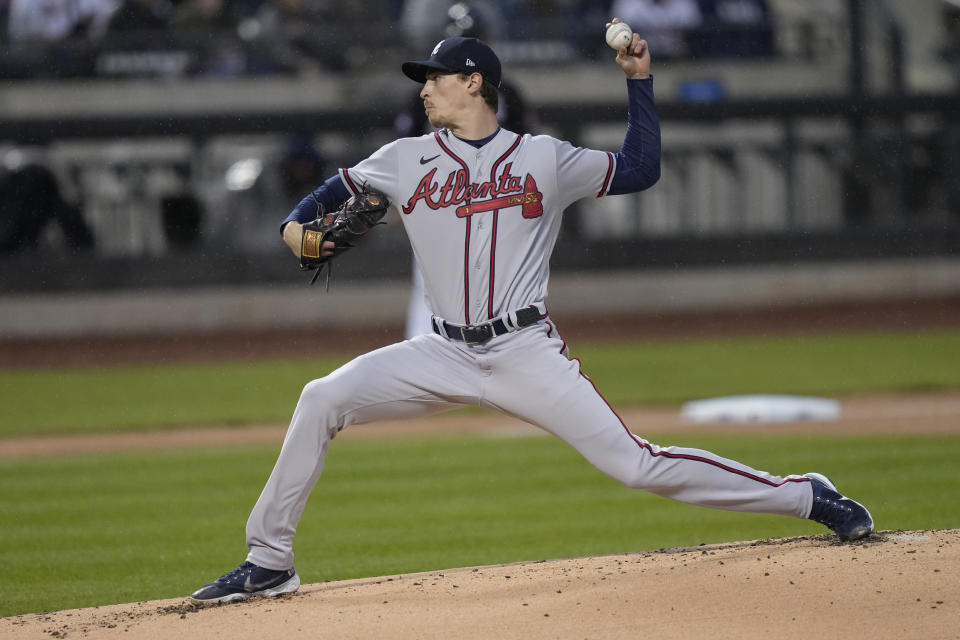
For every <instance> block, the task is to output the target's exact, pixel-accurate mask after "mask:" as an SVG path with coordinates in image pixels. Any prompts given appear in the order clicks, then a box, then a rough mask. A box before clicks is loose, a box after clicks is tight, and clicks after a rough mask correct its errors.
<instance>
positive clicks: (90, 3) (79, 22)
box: [7, 0, 120, 42]
mask: <svg viewBox="0 0 960 640" xmlns="http://www.w3.org/2000/svg"><path fill="white" fill-rule="evenodd" d="M119 1H120V0H9V15H8V16H7V33H8V35H9V37H10V41H11V42H56V41H59V40H64V39H66V38H71V37H83V38H89V39H94V40H95V39H97V38H99V37H100V36H102V35H103V34H104V32H105V30H106V27H107V22H108V21H109V19H110V16H111V15H112V14H113V13H114V11H115V10H116V9H117V6H118V4H119Z"/></svg>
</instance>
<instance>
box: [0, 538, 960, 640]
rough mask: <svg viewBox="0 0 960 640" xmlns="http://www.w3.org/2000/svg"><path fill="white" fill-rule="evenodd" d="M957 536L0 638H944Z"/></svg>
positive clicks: (39, 628) (96, 620)
mask: <svg viewBox="0 0 960 640" xmlns="http://www.w3.org/2000/svg"><path fill="white" fill-rule="evenodd" d="M958 573H960V530H956V529H954V530H948V531H909V532H903V531H899V532H889V531H888V532H882V533H878V534H876V535H874V536H872V537H871V538H869V539H868V540H866V541H863V542H859V543H854V544H842V543H839V542H837V540H836V538H835V537H834V536H826V535H824V536H816V537H811V538H790V539H778V540H768V541H757V542H739V543H732V544H718V545H709V546H701V547H696V548H685V549H668V550H662V551H656V552H645V553H632V554H626V555H617V556H603V557H595V558H578V559H573V560H556V561H550V562H534V563H520V564H511V565H500V566H489V567H477V568H465V569H451V570H447V571H438V572H432V573H419V574H410V575H401V576H392V577H383V578H369V579H363V580H350V581H343V582H329V583H325V584H314V585H306V586H304V587H302V588H301V590H300V592H299V593H297V594H295V595H291V596H285V597H282V598H277V599H269V600H263V599H258V600H253V601H249V602H245V603H240V604H231V605H224V606H210V607H205V608H199V607H196V606H193V605H191V604H190V603H189V602H188V601H186V600H163V601H156V602H143V603H139V604H131V605H115V606H109V607H99V608H96V609H80V610H74V611H59V612H55V613H50V614H40V615H25V616H16V617H11V618H3V619H0V637H3V638H18V639H23V640H29V639H32V638H37V639H40V638H42V639H43V640H49V639H50V638H51V637H54V638H64V637H67V638H90V639H96V638H127V639H129V638H137V639H154V638H173V637H179V638H210V639H213V638H230V639H231V640H243V639H246V638H249V639H251V640H263V639H264V638H291V637H304V638H336V639H337V640H346V639H348V638H357V639H363V640H369V639H370V638H390V639H403V638H410V639H414V638H415V639H418V640H420V639H429V638H443V639H447V638H456V639H468V638H471V639H472V638H477V639H484V640H488V639H491V638H492V639H495V640H506V639H509V638H523V639H524V640H530V639H536V638H564V639H566V638H575V639H580V638H591V639H594V638H595V639H599V640H612V639H615V638H630V639H631V640H633V639H635V638H638V637H650V638H694V639H697V640H701V639H702V638H737V640H747V639H749V638H764V639H766V638H772V637H775V638H801V639H803V640H809V639H810V638H817V637H837V636H840V637H850V638H854V637H856V638H871V639H878V638H891V639H893V638H896V639H897V640H900V639H902V638H960V576H958V575H957V574H958Z"/></svg>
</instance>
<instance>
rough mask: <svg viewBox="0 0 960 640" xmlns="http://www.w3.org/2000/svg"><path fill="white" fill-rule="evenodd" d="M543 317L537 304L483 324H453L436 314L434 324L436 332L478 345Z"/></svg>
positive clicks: (452, 338) (534, 322)
mask: <svg viewBox="0 0 960 640" xmlns="http://www.w3.org/2000/svg"><path fill="white" fill-rule="evenodd" d="M510 315H514V316H515V317H516V319H517V320H516V322H513V321H512V320H511V319H510ZM542 317H544V313H543V312H541V311H540V309H539V308H537V306H536V305H530V306H529V307H526V308H525V309H520V310H519V311H517V312H516V313H515V314H507V315H506V316H500V317H499V318H496V319H494V320H491V321H490V322H484V323H483V324H469V325H460V324H451V323H449V322H447V321H446V320H444V319H443V318H437V317H436V316H434V318H433V323H432V324H433V331H434V333H437V334H439V335H441V336H444V337H446V338H450V339H451V340H458V341H460V342H465V343H466V344H469V345H478V344H483V343H484V342H486V341H487V340H489V339H491V338H495V337H496V336H502V335H503V334H505V333H510V332H511V331H516V330H517V329H521V328H523V327H528V326H530V325H532V324H536V323H537V322H538V321H539V320H540V319H541V318H542Z"/></svg>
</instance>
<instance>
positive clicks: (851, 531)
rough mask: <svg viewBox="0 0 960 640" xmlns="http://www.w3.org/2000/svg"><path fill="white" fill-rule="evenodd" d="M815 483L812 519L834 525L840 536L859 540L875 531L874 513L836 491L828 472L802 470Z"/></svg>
mask: <svg viewBox="0 0 960 640" xmlns="http://www.w3.org/2000/svg"><path fill="white" fill-rule="evenodd" d="M803 475H804V476H806V477H807V478H810V485H811V486H812V487H813V508H811V509H810V516H809V518H810V519H811V520H814V521H816V522H819V523H820V524H823V525H826V526H828V527H830V528H831V529H833V531H834V533H836V534H837V535H838V536H840V539H841V540H845V541H846V540H859V539H860V538H866V537H867V536H868V535H870V534H871V533H873V517H872V516H871V515H870V512H869V511H867V508H866V507H864V506H863V505H862V504H860V503H859V502H857V501H856V500H851V499H850V498H848V497H846V496H845V495H843V494H841V493H840V492H839V491H837V488H836V487H835V486H833V483H832V482H830V480H829V479H828V478H827V476H825V475H823V474H820V473H805V474H803Z"/></svg>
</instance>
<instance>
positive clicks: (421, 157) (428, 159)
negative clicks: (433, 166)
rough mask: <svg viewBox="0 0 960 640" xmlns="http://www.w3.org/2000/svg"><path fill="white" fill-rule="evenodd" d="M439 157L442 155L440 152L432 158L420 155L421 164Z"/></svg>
mask: <svg viewBox="0 0 960 640" xmlns="http://www.w3.org/2000/svg"><path fill="white" fill-rule="evenodd" d="M439 157H440V154H439V153H438V154H437V155H435V156H433V157H432V158H424V157H423V156H420V164H427V163H428V162H433V161H434V160H436V159H437V158H439Z"/></svg>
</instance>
